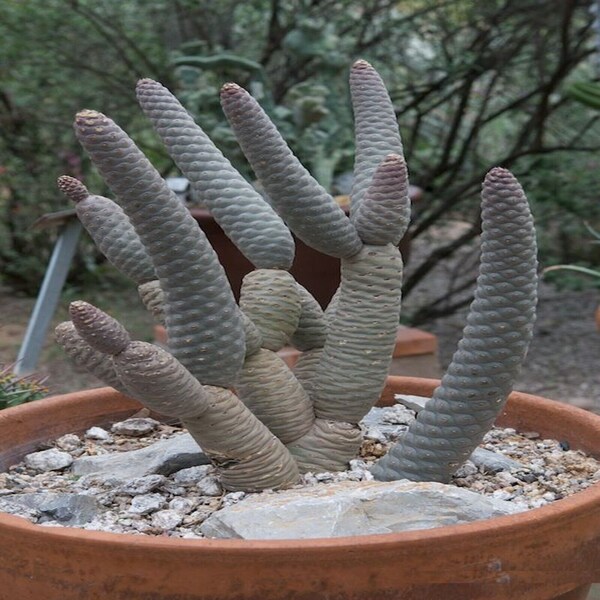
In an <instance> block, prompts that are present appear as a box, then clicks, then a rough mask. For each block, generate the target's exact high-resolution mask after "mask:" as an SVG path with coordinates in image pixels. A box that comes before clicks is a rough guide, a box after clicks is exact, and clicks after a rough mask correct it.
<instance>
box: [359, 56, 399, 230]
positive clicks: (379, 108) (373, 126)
mask: <svg viewBox="0 0 600 600" xmlns="http://www.w3.org/2000/svg"><path fill="white" fill-rule="evenodd" d="M350 95H351V98H352V107H353V109H354V130H355V144H356V156H355V160H354V181H353V184H352V192H351V194H350V197H351V201H352V204H351V209H350V210H351V214H352V218H354V215H355V213H356V211H357V210H358V207H359V206H360V204H361V202H362V200H363V197H364V195H365V193H366V192H367V188H368V187H369V186H370V185H371V180H372V179H373V175H374V173H375V170H376V169H377V167H378V166H379V165H380V164H381V162H382V161H383V159H384V158H385V157H386V156H387V155H388V154H392V153H393V154H398V155H400V156H402V155H403V150H402V141H401V139H400V132H399V131H398V122H397V119H396V113H395V111H394V106H393V104H392V101H391V100H390V97H389V95H388V92H387V90H386V88H385V84H384V83H383V81H382V79H381V77H380V76H379V73H377V71H376V70H375V69H374V68H373V67H372V66H371V65H370V64H369V63H368V62H367V61H366V60H357V61H356V62H355V63H354V65H353V66H352V69H351V70H350Z"/></svg>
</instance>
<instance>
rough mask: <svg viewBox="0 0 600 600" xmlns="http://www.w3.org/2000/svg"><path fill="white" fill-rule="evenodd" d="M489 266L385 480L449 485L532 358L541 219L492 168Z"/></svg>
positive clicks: (486, 221)
mask: <svg viewBox="0 0 600 600" xmlns="http://www.w3.org/2000/svg"><path fill="white" fill-rule="evenodd" d="M482 227H483V233H482V236H481V267H480V272H479V277H478V279H477V289H476V291H475V300H474V301H473V303H472V304H471V308H470V311H469V315H468V317H467V325H466V327H465V329H464V331H463V338H462V340H461V341H460V343H459V346H458V350H457V351H456V353H455V354H454V357H453V358H452V362H451V364H450V366H449V367H448V371H447V372H446V374H445V375H444V377H443V378H442V382H441V385H440V386H439V387H438V388H437V389H436V390H435V392H434V393H433V398H432V399H431V400H430V401H429V402H428V403H427V405H426V406H425V408H424V409H423V410H422V411H421V412H420V413H419V415H418V417H417V419H416V420H415V421H414V422H413V423H412V424H411V426H410V427H409V429H408V431H407V433H406V434H405V435H404V436H403V437H402V439H401V440H400V441H399V442H398V444H397V445H396V446H395V447H394V448H392V450H391V451H390V452H389V453H388V454H387V455H386V456H385V457H384V458H382V459H381V460H380V461H379V463H377V464H376V465H375V467H374V468H373V474H374V475H375V477H376V478H377V479H382V480H393V479H401V478H407V479H412V480H419V481H440V482H445V481H448V480H449V478H450V476H451V475H452V474H453V473H454V472H455V471H456V470H457V469H458V467H459V466H460V465H461V464H462V463H463V462H464V461H465V460H466V459H467V458H468V457H469V455H470V454H471V452H472V451H473V450H474V449H475V448H476V447H477V445H478V444H479V443H480V442H481V440H482V438H483V436H484V434H485V433H486V432H487V431H488V430H489V429H490V427H491V426H492V423H493V422H494V419H495V418H496V416H497V415H498V413H499V412H500V410H501V409H502V407H503V406H504V403H505V401H506V399H507V397H508V394H509V393H510V391H511V389H512V386H513V384H514V381H515V379H516V377H517V375H518V373H519V370H520V367H521V363H522V361H523V359H524V358H525V354H526V352H527V348H528V346H529V342H530V340H531V336H532V332H533V322H534V319H535V305H536V300H537V282H536V279H537V276H536V269H537V260H536V240H535V231H534V227H533V219H532V216H531V213H530V211H529V206H528V204H527V199H526V197H525V194H524V193H523V190H522V188H521V186H520V185H519V183H518V182H517V180H516V179H515V178H514V176H513V175H512V174H511V173H510V172H509V171H506V170H505V169H500V168H496V169H492V170H491V171H490V172H489V173H488V175H487V177H486V178H485V182H484V184H483V191H482Z"/></svg>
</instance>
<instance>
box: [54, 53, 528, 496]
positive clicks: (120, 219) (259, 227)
mask: <svg viewBox="0 0 600 600" xmlns="http://www.w3.org/2000/svg"><path fill="white" fill-rule="evenodd" d="M350 82H351V83H350V85H351V100H352V105H353V109H354V115H355V128H356V140H357V152H356V165H355V184H354V189H353V192H352V196H353V197H352V211H351V217H350V218H349V217H348V216H346V214H345V213H344V212H343V211H342V210H341V209H340V208H339V207H338V205H337V204H336V203H335V201H334V200H333V198H332V197H331V196H330V195H329V194H328V193H327V192H326V191H325V190H324V189H323V188H322V187H321V186H320V185H319V184H318V183H317V182H316V181H315V180H314V179H313V178H312V177H311V175H310V174H309V173H308V171H307V170H306V169H305V168H304V167H303V166H302V165H301V164H300V162H299V161H298V159H297V158H296V157H295V156H294V155H293V153H292V152H291V151H290V150H289V148H288V147H287V145H286V143H285V141H284V140H283V138H282V137H281V135H280V134H279V132H278V131H277V129H276V128H275V126H274V125H273V124H272V122H271V121H270V119H269V118H268V116H267V114H266V113H265V111H264V110H263V109H262V107H261V106H260V105H259V104H258V102H257V101H256V100H255V99H254V98H253V97H252V96H251V95H250V94H249V93H248V92H247V91H246V90H244V89H242V88H241V87H239V86H237V85H236V84H226V85H225V86H223V88H222V91H221V104H222V107H223V110H224V112H225V115H226V117H227V119H228V121H229V123H230V125H231V127H232V129H233V131H234V134H235V136H236V138H237V139H238V141H239V144H240V146H241V148H242V150H243V152H244V154H245V155H246V157H247V159H248V161H249V163H250V165H251V166H252V168H253V169H254V171H255V173H256V175H257V176H258V178H259V179H260V182H261V184H262V186H263V188H264V189H265V191H266V194H267V199H265V198H263V197H262V196H260V195H259V194H257V193H256V192H255V191H254V189H253V188H252V186H251V185H250V184H248V183H247V182H246V181H245V180H244V179H243V178H242V177H241V176H240V175H239V173H237V172H236V171H235V170H234V168H233V167H232V166H231V164H230V163H229V162H228V161H227V159H226V158H225V157H223V155H222V154H221V153H220V152H219V151H218V150H217V148H216V147H215V146H214V144H213V143H212V141H211V140H210V139H209V138H208V136H206V135H205V133H204V132H203V131H202V130H201V129H200V128H199V127H198V126H197V125H196V124H195V123H194V122H193V120H192V119H191V117H190V116H189V115H188V113H187V112H186V111H185V109H184V108H183V107H182V106H181V104H180V103H179V102H178V101H177V99H176V98H175V97H174V96H173V95H172V94H171V93H170V92H169V91H168V90H166V89H165V88H164V87H163V86H162V85H160V84H159V83H157V82H154V81H151V80H148V79H143V80H141V81H140V82H139V83H138V86H137V95H138V100H139V102H140V105H141V107H142V110H143V111H144V113H145V114H146V116H147V117H148V118H149V119H150V121H151V122H152V124H153V126H154V128H155V129H156V131H157V133H158V134H159V136H160V137H161V138H162V140H163V142H164V144H165V145H166V147H167V149H168V151H169V152H170V154H171V155H172V156H173V158H174V160H175V162H176V163H177V164H178V166H179V168H180V169H181V170H182V172H183V174H184V175H185V176H186V177H188V179H189V180H190V181H191V183H192V186H193V188H194V191H195V193H196V194H197V195H198V196H200V197H202V198H203V200H204V202H205V204H206V206H207V207H208V208H209V209H210V210H211V211H212V213H213V215H214V217H215V219H216V220H217V221H218V222H219V223H220V224H221V226H222V227H223V229H224V230H225V231H226V232H227V234H228V235H229V236H230V238H231V239H232V241H233V242H234V243H235V244H236V245H237V247H238V248H239V249H240V251H241V252H242V253H243V254H245V256H246V257H247V258H248V259H249V260H250V261H251V262H252V263H253V264H254V266H255V267H256V270H255V271H253V272H252V273H250V274H249V275H247V276H246V278H245V279H244V282H243V285H242V289H241V294H240V302H239V306H238V305H237V304H236V303H235V301H234V300H233V295H232V293H231V290H230V288H229V286H228V283H227V280H226V277H225V274H224V272H223V269H222V268H221V267H220V265H219V264H218V261H217V259H216V255H215V254H214V251H213V249H212V248H211V247H210V245H209V244H208V242H207V240H206V238H205V237H204V235H203V233H202V232H201V230H200V229H199V228H198V227H197V226H196V224H195V223H194V222H193V220H192V219H191V217H190V215H189V213H188V211H187V209H186V208H185V207H184V206H183V205H182V204H181V203H180V202H179V200H178V199H177V198H176V197H174V196H173V194H172V193H171V192H170V191H169V189H168V187H167V186H166V185H165V184H164V182H163V181H162V179H161V178H160V177H159V175H158V173H157V172H156V171H155V169H154V168H153V167H152V165H151V164H150V163H149V162H148V160H147V159H146V158H145V157H144V156H143V154H142V153H141V152H140V151H139V150H138V148H137V147H136V146H135V144H134V143H133V142H132V141H131V140H130V139H129V137H128V136H127V134H126V133H125V132H124V131H122V130H121V129H120V128H119V127H118V126H117V125H116V124H115V123H114V122H113V121H111V120H110V119H109V118H108V117H106V116H104V115H102V114H101V113H98V112H95V111H89V110H86V111H82V112H80V113H79V114H78V115H77V117H76V119H75V131H76V135H77V137H78V138H79V140H80V142H81V143H82V145H83V146H84V148H85V150H86V151H87V152H88V154H89V155H90V157H91V159H92V161H93V162H94V163H95V165H96V167H97V168H98V170H99V171H100V173H101V175H102V176H103V177H104V179H105V180H106V182H107V183H108V185H109V187H110V188H111V189H112V191H113V192H114V194H115V196H116V202H113V201H111V200H108V199H106V198H101V197H98V196H93V195H90V194H89V193H88V192H87V190H86V189H85V187H84V186H83V184H81V183H80V182H77V181H76V180H73V179H71V178H65V177H62V178H60V180H59V187H60V188H61V190H63V191H64V192H65V193H66V194H67V195H68V196H69V197H70V198H72V200H73V201H74V202H75V203H76V205H77V212H78V215H79V217H80V219H81V220H82V222H83V223H84V225H85V227H86V228H87V229H88V231H89V232H90V234H91V235H92V237H93V238H94V240H95V241H96V243H97V245H98V246H99V247H100V249H101V250H102V251H103V252H104V253H105V254H106V256H107V257H108V258H109V260H110V261H111V262H112V263H113V264H114V265H115V266H117V268H119V269H121V270H122V271H123V272H125V273H126V274H128V275H129V276H130V277H131V278H132V279H133V280H134V281H135V282H136V284H137V285H138V290H139V292H140V295H141V296H142V298H143V300H144V303H145V304H146V306H147V307H148V308H149V309H150V310H151V311H152V312H153V314H154V315H155V316H156V318H157V319H158V320H160V321H161V322H164V324H165V327H166V329H167V336H168V350H165V349H161V348H158V347H156V346H153V345H151V344H146V343H143V342H138V341H132V340H131V339H130V337H129V334H128V333H127V331H126V330H125V328H123V327H122V326H121V325H120V324H119V323H117V322H116V321H115V320H114V319H113V318H112V317H110V316H109V315H107V314H106V313H104V312H102V311H101V310H100V309H98V308H96V307H94V306H92V305H90V304H87V303H84V302H75V303H73V304H72V305H71V309H70V312H71V321H70V322H67V323H63V324H61V325H59V327H58V328H57V339H58V342H59V343H60V344H61V346H62V347H63V348H64V350H65V351H66V352H67V353H68V354H69V355H70V356H71V357H72V358H73V359H74V360H75V361H76V362H78V364H80V365H81V366H84V367H85V368H87V369H88V370H89V371H90V372H92V373H94V374H96V375H97V376H99V377H100V378H101V379H103V380H104V381H105V382H106V383H108V384H110V385H112V386H113V387H115V388H116V389H118V390H120V391H122V392H123V393H125V394H128V395H129V396H132V397H134V398H137V399H139V400H140V401H141V402H142V403H143V404H145V405H146V406H148V407H149V408H151V409H153V410H156V411H158V412H160V413H163V414H166V415H170V416H173V417H176V418H179V419H180V420H181V421H182V423H183V424H184V425H185V426H186V427H187V428H188V430H189V431H190V433H191V435H192V436H193V437H194V438H195V439H196V441H197V442H198V443H199V444H200V446H201V447H202V448H203V449H204V451H205V452H206V454H207V456H209V458H210V459H211V461H212V462H213V463H214V464H215V465H216V467H217V468H218V470H219V472H220V474H221V478H222V481H223V485H224V487H225V488H226V489H230V490H247V491H255V490H260V489H265V488H281V487H286V486H289V485H293V484H294V483H295V482H296V481H297V480H298V477H299V473H301V472H305V471H315V470H316V471H319V470H320V471H322V470H340V469H343V468H345V467H346V465H347V463H348V462H349V461H350V460H351V459H352V458H353V457H355V456H356V454H357V452H358V449H359V446H360V444H361V441H362V434H361V430H360V427H359V425H358V424H359V422H360V420H361V418H362V417H363V416H364V415H365V414H366V413H367V412H368V410H369V409H370V408H371V407H372V406H373V405H374V403H375V402H376V401H377V399H378V398H379V396H380V393H381V391H382V389H383V386H384V384H385V379H386V377H387V372H388V369H389V364H390V362H391V357H392V352H393V348H394V342H395V335H396V330H397V326H398V322H399V314H400V304H401V287H402V259H401V256H400V253H399V251H398V248H397V246H398V242H399V241H400V239H401V238H402V236H403V235H404V233H405V231H406V228H407V227H408V223H409V219H410V206H409V199H408V173H407V169H406V164H405V162H404V158H403V156H402V142H401V139H400V134H399V132H398V129H397V125H396V119H395V115H394V110H393V106H392V102H391V100H390V98H389V96H388V94H387V91H386V89H385V86H384V84H383V82H382V80H381V78H380V77H379V75H378V74H377V72H376V71H375V69H373V67H372V66H371V65H370V64H368V63H367V62H366V61H362V60H361V61H357V62H356V63H355V64H354V66H353V67H352V70H351V75H350ZM288 227H289V229H291V230H292V231H293V232H294V233H295V234H296V235H297V236H298V237H299V238H300V239H302V240H303V241H304V242H305V243H306V244H308V245H310V246H312V247H313V248H315V249H317V250H319V251H321V252H323V253H325V254H328V255H330V256H333V257H337V258H340V259H341V284H340V287H339V289H338V291H337V293H336V294H335V296H334V298H333V299H332V301H331V303H330V305H329V307H328V308H327V309H326V310H325V311H323V310H322V309H321V307H320V306H319V305H318V303H317V302H316V301H315V300H314V298H313V297H312V296H311V295H310V293H309V292H308V291H307V290H306V289H304V288H303V287H302V286H300V285H299V284H298V283H297V282H296V281H295V280H294V279H293V277H292V276H291V275H290V274H289V272H288V270H289V268H290V265H291V263H292V260H293V239H292V237H291V234H290V231H289V230H288ZM483 229H484V234H483V253H482V266H481V275H480V278H479V280H478V286H477V291H476V300H475V302H474V304H473V307H472V311H471V315H470V316H469V321H468V325H467V327H466V329H465V335H464V339H463V342H461V346H460V348H459V351H458V352H457V354H456V355H455V359H454V361H453V363H452V365H451V367H450V369H449V372H448V374H447V375H446V376H445V377H444V379H443V381H442V384H441V386H440V387H439V388H438V390H436V392H435V394H434V398H433V399H432V401H431V403H430V404H429V405H428V406H427V408H426V409H425V410H423V411H422V413H421V414H420V415H419V419H418V421H417V423H416V425H415V426H413V427H412V428H411V429H410V431H409V432H408V434H407V435H406V436H405V438H403V439H402V440H401V442H400V443H399V444H398V445H397V446H396V447H395V448H394V449H393V450H392V451H391V452H390V454H389V455H388V456H387V457H385V458H383V459H382V460H381V461H380V462H379V464H377V465H375V467H374V468H373V472H374V474H375V475H376V477H378V478H380V479H390V478H396V477H409V478H411V479H423V478H427V479H438V480H445V479H447V478H448V477H449V476H450V474H451V473H452V472H453V471H454V470H455V469H457V468H458V467H459V466H460V463H461V461H463V460H464V459H466V458H467V457H468V455H469V454H470V452H471V450H473V448H474V447H475V446H476V445H477V443H478V442H479V441H480V439H481V437H482V435H483V433H484V432H485V430H486V428H488V427H489V426H490V425H491V423H492V421H493V419H494V416H495V415H496V414H497V413H498V411H499V410H500V408H501V407H502V405H503V403H504V401H505V399H506V396H507V395H508V393H509V391H510V388H511V385H512V383H513V380H514V378H515V376H516V373H517V371H518V368H519V365H520V362H521V361H522V359H523V356H524V354H525V351H526V348H527V344H528V341H529V337H530V335H531V325H532V322H533V316H534V308H535V239H534V233H533V225H532V222H531V215H530V214H529V211H528V207H527V201H526V199H525V196H524V194H523V192H522V190H521V188H520V186H519V185H518V183H517V182H516V180H515V179H514V178H513V177H512V175H510V173H508V172H507V171H504V170H502V169H496V170H493V171H491V172H490V174H489V175H488V177H487V178H486V182H485V184H484V191H483ZM286 344H293V345H294V346H295V347H296V348H297V349H298V350H300V351H301V352H302V355H301V357H300V359H299V361H298V364H297V365H296V367H295V369H294V371H291V370H290V369H289V368H288V367H287V366H286V364H285V363H284V362H283V361H282V360H281V359H280V358H279V357H278V355H277V354H276V352H277V351H278V350H279V349H281V348H282V347H283V346H284V345H286Z"/></svg>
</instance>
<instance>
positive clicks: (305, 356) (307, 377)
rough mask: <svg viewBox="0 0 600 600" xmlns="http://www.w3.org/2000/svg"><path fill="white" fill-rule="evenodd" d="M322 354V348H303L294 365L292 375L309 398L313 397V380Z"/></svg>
mask: <svg viewBox="0 0 600 600" xmlns="http://www.w3.org/2000/svg"><path fill="white" fill-rule="evenodd" d="M322 355H323V348H313V349H312V350H305V351H304V352H302V354H301V355H300V356H299V357H298V360H297V361H296V364H295V365H294V376H295V377H296V379H297V380H298V382H299V383H300V385H301V386H302V387H303V388H304V390H305V391H306V393H307V394H308V397H309V398H310V399H311V400H312V399H313V397H314V381H315V378H316V373H317V368H318V366H319V362H320V360H321V356H322Z"/></svg>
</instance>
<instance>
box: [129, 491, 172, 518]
mask: <svg viewBox="0 0 600 600" xmlns="http://www.w3.org/2000/svg"><path fill="white" fill-rule="evenodd" d="M164 503H165V499H164V497H163V496H162V495H161V494H142V495H141V496H135V497H134V498H133V499H132V500H131V506H130V507H129V512H130V513H133V514H135V515H148V514H150V513H151V512H154V511H155V510H159V509H160V508H162V507H163V505H164Z"/></svg>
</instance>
